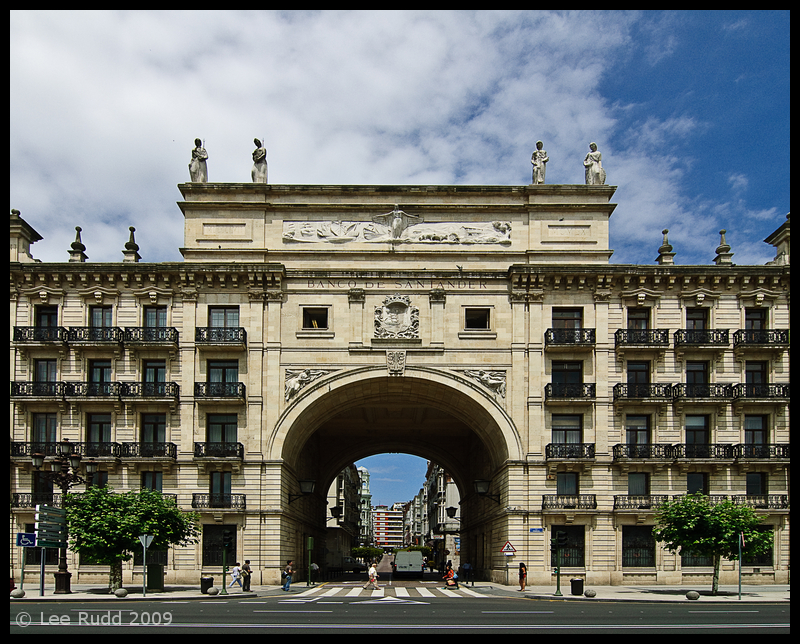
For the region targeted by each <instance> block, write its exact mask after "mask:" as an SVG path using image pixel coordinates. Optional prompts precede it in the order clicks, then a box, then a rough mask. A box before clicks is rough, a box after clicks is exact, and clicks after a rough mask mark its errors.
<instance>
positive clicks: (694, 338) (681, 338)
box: [675, 329, 729, 348]
mask: <svg viewBox="0 0 800 644" xmlns="http://www.w3.org/2000/svg"><path fill="white" fill-rule="evenodd" d="M728 344H729V338H728V329H678V330H677V331H675V346H676V347H677V346H681V345H690V346H712V347H719V348H724V347H727V346H728Z"/></svg>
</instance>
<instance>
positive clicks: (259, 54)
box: [9, 11, 789, 264]
mask: <svg viewBox="0 0 800 644" xmlns="http://www.w3.org/2000/svg"><path fill="white" fill-rule="evenodd" d="M9 35H10V49H9V51H10V126H11V127H10V142H11V145H10V207H11V208H17V209H19V210H20V211H21V212H22V216H23V217H24V218H25V219H26V220H27V221H29V222H30V223H31V225H33V226H34V228H36V229H37V230H38V231H39V232H40V233H41V234H42V235H43V236H44V237H45V239H44V240H43V241H41V242H38V243H37V244H36V245H35V246H34V247H33V252H34V256H36V257H38V258H40V259H43V260H45V261H66V259H67V258H68V255H67V249H68V248H69V244H70V243H71V242H72V240H73V239H74V227H75V226H76V225H80V226H82V228H83V231H84V232H83V241H84V243H85V244H86V246H87V254H88V255H89V259H90V261H120V260H121V257H122V255H121V250H122V248H123V245H124V243H125V241H127V236H128V226H130V225H133V226H135V227H136V240H137V242H138V243H139V245H140V247H141V250H140V253H141V255H142V257H143V259H144V261H176V260H178V261H179V260H180V254H179V253H178V250H177V249H178V247H180V246H181V245H182V235H183V221H182V216H181V214H180V211H179V209H178V207H177V206H176V205H175V202H176V201H178V200H179V199H180V193H179V192H178V190H177V189H176V184H178V183H182V182H185V181H188V178H189V177H188V169H187V165H188V162H189V159H190V151H191V149H192V147H193V141H194V139H195V138H196V137H200V138H202V139H204V140H205V145H206V148H207V150H208V153H209V161H208V171H209V180H210V181H220V182H240V181H249V180H250V179H249V177H250V167H251V160H250V154H251V152H252V148H253V145H252V141H253V138H255V137H258V138H260V139H262V140H263V141H264V142H265V145H266V147H267V150H268V161H269V172H270V182H271V183H301V184H320V183H323V184H337V183H343V184H370V183H376V184H414V183H423V184H451V183H455V184H509V185H521V184H527V183H529V182H530V174H531V172H530V155H531V152H532V150H533V149H534V147H535V143H536V141H537V140H539V139H541V140H542V141H544V144H545V149H546V150H547V151H548V153H549V155H550V162H549V164H548V169H547V182H548V183H582V182H583V167H582V163H581V162H582V160H583V157H584V156H585V154H586V151H587V150H588V144H589V143H590V142H591V141H595V142H597V144H598V147H599V149H600V151H601V152H602V154H603V162H604V166H605V168H606V171H607V173H608V183H609V184H611V185H615V186H618V190H617V193H616V195H615V198H614V201H615V202H616V203H618V204H619V205H618V207H617V209H616V211H615V213H614V215H613V216H612V219H611V247H612V248H613V249H614V250H615V254H614V256H613V257H612V261H613V262H619V263H645V264H652V263H653V262H654V260H655V258H656V256H657V252H656V249H657V248H658V246H659V245H660V244H661V230H662V229H663V228H669V229H670V242H671V243H672V244H673V246H674V250H675V252H677V255H676V257H675V261H676V262H677V263H679V264H708V263H710V262H711V261H712V260H713V257H714V254H715V253H714V249H715V248H716V246H717V245H718V244H719V234H718V233H719V230H720V229H721V228H725V229H727V230H728V235H727V241H728V243H730V244H731V246H732V247H733V252H734V253H735V254H734V257H733V261H734V263H738V264H760V263H764V262H766V261H768V260H769V259H771V257H772V255H771V252H772V249H771V248H770V247H768V246H767V245H766V244H764V243H763V241H762V240H763V239H764V238H765V237H766V236H767V235H768V234H769V233H771V232H772V231H773V230H775V229H776V228H778V226H780V225H781V223H782V222H783V221H784V219H785V216H786V213H787V212H788V211H789V12H788V11H782V12H781V11H778V12H773V11H710V12H705V11H703V12H694V11H690V12H685V11H678V12H661V11H652V12H650V11H634V12H621V11H620V12H618V11H602V12H585V11H577V12H561V11H557V12H553V11H542V12H539V11H435V12H432V11H357V12H347V11H323V12H319V11H310V12H235V11H222V12H205V11H192V12H149V11H136V12H126V11H91V12H74V11H60V12H59V11H12V12H11V13H10V32H9Z"/></svg>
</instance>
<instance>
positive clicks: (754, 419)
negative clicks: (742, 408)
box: [744, 415, 769, 445]
mask: <svg viewBox="0 0 800 644" xmlns="http://www.w3.org/2000/svg"><path fill="white" fill-rule="evenodd" d="M767 434H768V431H767V417H766V416H750V415H748V416H745V417H744V442H745V444H747V445H766V444H767V443H768V442H769V441H768V439H767Z"/></svg>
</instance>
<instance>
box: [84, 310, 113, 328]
mask: <svg viewBox="0 0 800 644" xmlns="http://www.w3.org/2000/svg"><path fill="white" fill-rule="evenodd" d="M112 316H113V308H112V307H110V306H92V307H90V308H89V326H91V327H94V328H108V327H110V326H111V325H112V321H111V318H112Z"/></svg>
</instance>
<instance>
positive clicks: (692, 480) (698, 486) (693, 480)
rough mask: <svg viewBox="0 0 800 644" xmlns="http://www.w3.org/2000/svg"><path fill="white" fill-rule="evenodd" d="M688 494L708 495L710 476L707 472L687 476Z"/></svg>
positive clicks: (690, 473)
mask: <svg viewBox="0 0 800 644" xmlns="http://www.w3.org/2000/svg"><path fill="white" fill-rule="evenodd" d="M686 492H687V494H697V493H698V492H700V493H701V494H708V474H706V473H705V472H689V473H688V474H687V475H686Z"/></svg>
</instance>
